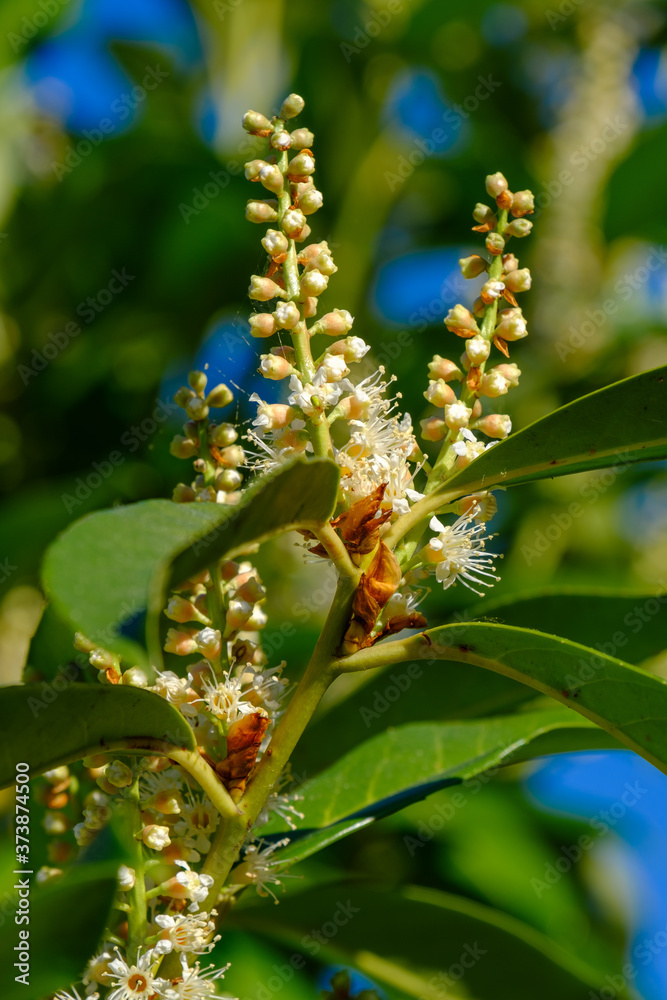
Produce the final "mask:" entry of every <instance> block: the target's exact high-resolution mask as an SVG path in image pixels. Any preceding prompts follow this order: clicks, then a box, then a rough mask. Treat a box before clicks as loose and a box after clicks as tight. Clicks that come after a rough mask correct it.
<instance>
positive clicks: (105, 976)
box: [82, 951, 114, 1000]
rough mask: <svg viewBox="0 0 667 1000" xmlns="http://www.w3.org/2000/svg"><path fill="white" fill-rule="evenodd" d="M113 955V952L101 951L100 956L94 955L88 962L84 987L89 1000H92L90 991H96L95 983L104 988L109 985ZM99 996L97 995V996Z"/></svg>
mask: <svg viewBox="0 0 667 1000" xmlns="http://www.w3.org/2000/svg"><path fill="white" fill-rule="evenodd" d="M113 960H114V959H113V953H112V952H111V951H101V952H100V953H99V955H93V957H92V958H91V960H90V961H89V962H88V965H87V967H86V972H85V974H84V976H83V980H82V981H83V985H84V986H85V987H86V993H87V994H88V1000H90V991H91V989H94V987H93V986H92V984H93V983H100V984H101V985H102V986H105V985H108V983H109V980H110V979H111V972H110V971H109V970H110V968H111V962H113ZM95 996H97V994H95Z"/></svg>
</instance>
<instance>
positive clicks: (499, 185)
mask: <svg viewBox="0 0 667 1000" xmlns="http://www.w3.org/2000/svg"><path fill="white" fill-rule="evenodd" d="M485 184H486V192H487V194H490V195H491V197H492V198H497V197H498V195H499V194H502V192H503V191H507V187H508V184H507V181H506V180H505V177H504V176H503V174H501V173H500V172H498V173H497V174H489V175H488V176H487V178H486V181H485Z"/></svg>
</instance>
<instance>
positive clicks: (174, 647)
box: [164, 628, 197, 656]
mask: <svg viewBox="0 0 667 1000" xmlns="http://www.w3.org/2000/svg"><path fill="white" fill-rule="evenodd" d="M196 635H197V631H196V629H177V628H170V629H168V630H167V637H166V640H165V644H164V651H165V653H175V654H176V656H189V655H190V654H191V653H196V651H197V643H196V642H195V636H196Z"/></svg>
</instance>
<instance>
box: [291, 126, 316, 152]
mask: <svg viewBox="0 0 667 1000" xmlns="http://www.w3.org/2000/svg"><path fill="white" fill-rule="evenodd" d="M314 141H315V136H314V135H313V133H312V132H311V131H310V129H307V128H296V129H294V131H293V132H292V149H310V147H311V146H312V145H313V143H314Z"/></svg>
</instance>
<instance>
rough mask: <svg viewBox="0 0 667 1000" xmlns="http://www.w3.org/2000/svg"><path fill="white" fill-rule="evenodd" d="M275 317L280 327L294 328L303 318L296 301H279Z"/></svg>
mask: <svg viewBox="0 0 667 1000" xmlns="http://www.w3.org/2000/svg"><path fill="white" fill-rule="evenodd" d="M273 318H274V319H275V321H276V326H277V327H279V328H280V329H282V330H293V329H294V327H295V326H296V325H297V323H298V322H299V321H300V319H301V313H300V312H299V307H298V305H297V304H296V302H279V303H278V305H277V306H276V311H275V312H274V314H273Z"/></svg>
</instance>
